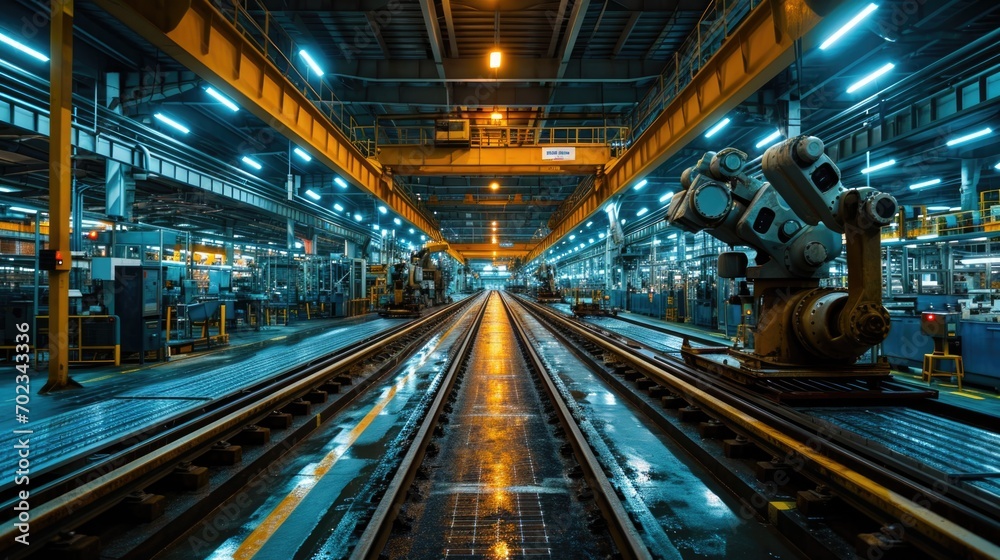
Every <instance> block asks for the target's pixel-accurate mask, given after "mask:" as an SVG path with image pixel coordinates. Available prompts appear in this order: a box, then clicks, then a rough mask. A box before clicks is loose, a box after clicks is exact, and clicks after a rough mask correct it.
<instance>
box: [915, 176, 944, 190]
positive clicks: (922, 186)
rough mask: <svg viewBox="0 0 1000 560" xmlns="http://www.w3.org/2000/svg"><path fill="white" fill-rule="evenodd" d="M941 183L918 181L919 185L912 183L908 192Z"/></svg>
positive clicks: (929, 180) (937, 181)
mask: <svg viewBox="0 0 1000 560" xmlns="http://www.w3.org/2000/svg"><path fill="white" fill-rule="evenodd" d="M940 183H941V179H928V180H926V181H920V182H919V183H913V184H912V185H910V190H914V191H915V190H917V189H922V188H924V187H931V186H934V185H937V184H940Z"/></svg>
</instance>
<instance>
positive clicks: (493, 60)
mask: <svg viewBox="0 0 1000 560" xmlns="http://www.w3.org/2000/svg"><path fill="white" fill-rule="evenodd" d="M501 56H503V55H501V54H500V51H493V52H491V53H490V68H500V57H501Z"/></svg>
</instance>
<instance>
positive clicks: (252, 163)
mask: <svg viewBox="0 0 1000 560" xmlns="http://www.w3.org/2000/svg"><path fill="white" fill-rule="evenodd" d="M243 163H245V164H247V165H249V166H250V167H253V168H254V169H256V170H257V171H260V170H261V169H264V166H263V165H261V164H260V162H259V161H257V160H255V159H252V158H250V157H249V156H243Z"/></svg>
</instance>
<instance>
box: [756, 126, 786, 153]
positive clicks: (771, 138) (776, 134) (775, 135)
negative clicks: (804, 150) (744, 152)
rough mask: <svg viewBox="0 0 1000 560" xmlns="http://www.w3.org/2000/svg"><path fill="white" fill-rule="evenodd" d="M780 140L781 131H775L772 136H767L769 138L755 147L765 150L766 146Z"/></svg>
mask: <svg viewBox="0 0 1000 560" xmlns="http://www.w3.org/2000/svg"><path fill="white" fill-rule="evenodd" d="M778 138H781V131H780V130H775V131H774V132H772V133H771V134H769V135H767V138H764V139H763V140H761V141H760V142H757V143H756V144H754V147H755V148H758V149H759V148H763V147H764V146H770V145H771V144H773V143H774V141H775V140H777V139H778Z"/></svg>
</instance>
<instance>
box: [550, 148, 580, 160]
mask: <svg viewBox="0 0 1000 560" xmlns="http://www.w3.org/2000/svg"><path fill="white" fill-rule="evenodd" d="M542 159H543V160H549V161H573V160H575V159H576V148H542Z"/></svg>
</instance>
